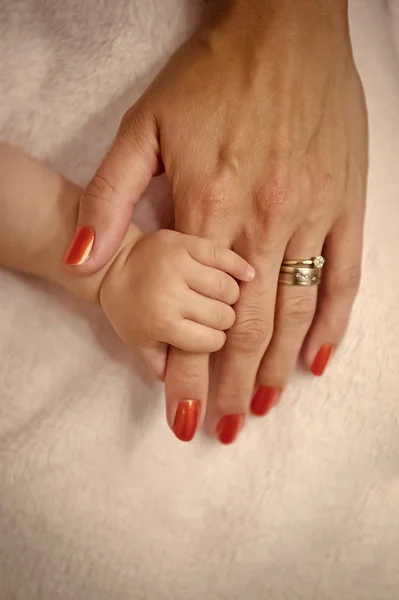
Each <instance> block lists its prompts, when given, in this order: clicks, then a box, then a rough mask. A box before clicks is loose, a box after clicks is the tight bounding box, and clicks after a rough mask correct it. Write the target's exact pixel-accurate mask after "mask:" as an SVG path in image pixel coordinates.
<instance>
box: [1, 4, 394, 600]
mask: <svg viewBox="0 0 399 600" xmlns="http://www.w3.org/2000/svg"><path fill="white" fill-rule="evenodd" d="M200 4H201V2H200V0H197V1H194V0H114V1H112V0H0V57H1V63H0V86H1V87H0V91H1V101H0V132H1V137H2V138H3V139H8V140H9V141H10V142H13V143H16V144H19V145H21V146H23V147H24V148H25V149H26V150H28V151H29V152H30V153H32V154H34V155H35V156H38V157H39V158H42V159H45V160H47V161H49V162H50V163H51V164H53V165H54V166H55V167H57V168H58V169H60V170H61V171H63V172H64V173H66V174H67V175H68V176H70V177H71V178H73V179H75V180H76V181H78V182H80V183H85V182H86V181H87V179H88V178H89V177H90V175H91V173H92V172H93V170H94V168H95V166H96V165H97V164H98V162H99V160H100V158H101V156H102V155H103V153H104V152H105V149H106V147H107V145H108V144H109V142H110V140H111V138H112V136H113V134H114V132H115V130H116V127H117V125H118V122H119V120H120V117H121V116H122V113H123V112H124V110H125V109H126V108H127V107H128V106H129V105H131V104H132V103H133V101H134V100H135V99H136V98H137V96H138V95H139V94H140V93H141V91H142V90H143V89H144V87H145V86H146V85H147V84H148V82H149V81H150V80H151V78H152V77H153V76H154V74H155V73H156V71H157V69H158V68H159V66H160V65H161V64H162V63H163V62H164V61H165V60H166V58H167V56H168V55H169V54H170V52H171V51H172V49H173V48H174V47H176V45H177V44H178V43H179V42H180V40H182V39H184V37H185V36H186V35H187V34H188V32H189V30H190V29H191V28H192V27H193V26H194V25H195V23H196V20H197V19H198V15H199V10H200ZM391 9H392V13H389V11H388V5H387V3H386V2H383V0H352V2H351V21H352V28H353V40H354V45H355V51H356V57H357V62H358V65H359V68H360V71H361V74H362V76H363V79H364V83H365V87H366V92H367V97H368V103H369V112H370V127H371V172H370V185H369V211H368V220H367V228H366V248H365V257H364V280H363V286H362V290H361V294H360V297H359V300H358V302H357V305H356V310H355V312H354V317H353V321H352V325H351V328H350V332H349V334H348V336H347V338H346V341H345V343H344V345H343V347H342V349H341V350H340V352H339V355H338V356H337V357H336V360H335V361H334V362H333V363H332V365H331V368H330V369H329V371H328V373H327V374H326V376H325V377H324V378H322V379H320V380H314V379H312V378H311V377H308V376H306V375H297V376H296V377H295V378H294V379H293V380H292V383H291V385H290V387H289V389H288V390H287V392H286V393H285V395H284V399H283V401H282V403H281V404H280V406H279V407H278V408H277V409H276V410H274V411H273V412H272V413H271V414H270V416H269V417H268V418H266V419H261V420H253V421H251V422H250V423H249V426H247V427H246V429H245V431H244V433H243V434H242V435H241V436H240V439H239V441H238V442H237V443H236V444H235V445H234V446H233V447H222V446H220V445H218V444H216V443H214V442H213V441H210V440H208V439H206V438H205V437H202V436H198V437H197V438H196V441H195V442H194V443H192V444H186V445H184V444H181V443H179V442H178V441H177V440H175V438H174V437H173V435H172V434H171V433H170V432H169V430H168V429H167V427H166V425H165V419H164V407H163V401H162V389H161V387H159V386H157V385H156V386H155V385H152V384H150V383H149V382H147V381H145V380H143V379H142V378H141V377H140V375H139V374H138V373H137V370H136V368H135V365H134V364H133V361H132V358H131V355H130V353H129V351H128V350H126V349H125V348H124V346H123V345H122V343H120V342H119V341H118V339H117V338H116V336H115V335H114V334H113V332H112V331H111V330H110V327H109V326H108V325H107V323H106V322H105V320H104V319H103V318H102V316H101V315H100V314H99V313H97V312H94V311H92V310H90V309H88V308H86V307H85V306H83V305H81V304H79V303H76V302H75V301H73V300H72V299H71V298H69V297H67V296H66V295H65V294H64V293H63V292H61V291H59V290H56V289H54V288H53V287H51V286H49V285H46V284H43V283H41V282H38V281H35V280H33V279H29V278H26V277H20V276H16V275H14V274H11V273H7V272H4V271H0V597H1V600H56V599H60V600H141V599H143V600H144V599H145V600H169V599H170V600H205V599H206V600H217V599H220V600H222V599H223V600H241V599H245V600H312V599H315V600H396V599H397V598H399V563H398V555H399V310H398V301H399V272H397V269H398V264H397V263H398V252H399V232H398V226H399V199H398V198H399V176H398V157H399V63H398V58H397V55H396V52H395V41H394V31H395V22H396V23H397V24H396V29H397V31H398V35H399V10H398V8H397V6H396V7H395V5H394V2H392V6H391ZM167 194H168V192H167V189H166V186H165V185H164V183H162V181H161V182H158V183H156V185H154V186H153V187H152V188H151V189H150V191H149V192H148V194H147V196H149V197H151V198H157V199H158V201H159V200H162V199H163V197H165V196H166V195H167ZM153 206H157V204H152V203H151V204H150V203H149V201H147V207H144V209H143V212H142V215H143V216H144V220H145V222H146V223H147V225H153V224H154V218H155V217H156V214H157V212H156V209H154V208H153Z"/></svg>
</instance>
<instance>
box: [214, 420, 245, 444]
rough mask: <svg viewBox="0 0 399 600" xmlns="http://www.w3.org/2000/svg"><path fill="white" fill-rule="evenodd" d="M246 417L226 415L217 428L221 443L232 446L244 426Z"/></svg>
mask: <svg viewBox="0 0 399 600" xmlns="http://www.w3.org/2000/svg"><path fill="white" fill-rule="evenodd" d="M244 421H245V415H244V414H240V415H225V416H224V417H222V418H221V419H220V421H219V423H218V426H217V428H216V433H217V436H218V439H219V442H221V443H222V444H232V443H233V442H234V440H235V439H236V437H237V435H238V434H239V433H240V431H241V429H242V428H243V426H244Z"/></svg>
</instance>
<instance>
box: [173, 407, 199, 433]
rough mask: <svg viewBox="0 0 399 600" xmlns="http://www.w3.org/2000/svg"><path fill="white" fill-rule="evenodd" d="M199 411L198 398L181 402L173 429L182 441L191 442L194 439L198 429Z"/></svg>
mask: <svg viewBox="0 0 399 600" xmlns="http://www.w3.org/2000/svg"><path fill="white" fill-rule="evenodd" d="M199 413H200V403H199V401H198V400H183V401H182V402H179V404H178V407H177V410H176V415H175V420H174V423H173V428H172V429H173V433H174V434H175V436H176V437H177V438H178V439H179V440H180V441H181V442H191V440H192V439H193V437H194V435H195V432H196V431H197V425H198V420H199Z"/></svg>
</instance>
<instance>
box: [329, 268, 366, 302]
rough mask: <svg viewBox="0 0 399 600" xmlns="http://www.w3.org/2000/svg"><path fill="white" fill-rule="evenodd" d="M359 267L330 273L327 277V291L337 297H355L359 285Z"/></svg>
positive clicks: (360, 271)
mask: <svg viewBox="0 0 399 600" xmlns="http://www.w3.org/2000/svg"><path fill="white" fill-rule="evenodd" d="M361 275H362V270H361V265H360V264H356V265H351V266H350V267H345V268H344V269H340V270H337V271H332V273H330V275H329V280H330V282H331V289H330V290H329V291H331V292H333V293H334V294H339V295H342V294H344V295H349V296H356V295H357V293H358V291H359V288H360V283H361Z"/></svg>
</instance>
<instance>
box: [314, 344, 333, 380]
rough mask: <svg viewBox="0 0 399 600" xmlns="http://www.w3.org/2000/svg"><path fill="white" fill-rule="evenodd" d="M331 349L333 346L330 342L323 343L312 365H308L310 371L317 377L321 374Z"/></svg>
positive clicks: (329, 356)
mask: <svg viewBox="0 0 399 600" xmlns="http://www.w3.org/2000/svg"><path fill="white" fill-rule="evenodd" d="M333 351H334V346H332V345H331V344H325V345H324V346H322V347H321V348H320V350H319V351H318V353H317V354H316V356H315V359H314V361H313V364H312V366H311V367H310V370H311V371H312V373H313V375H316V376H317V377H320V375H323V373H324V371H325V368H326V366H327V364H328V361H329V360H330V358H331V355H332V353H333Z"/></svg>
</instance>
